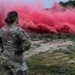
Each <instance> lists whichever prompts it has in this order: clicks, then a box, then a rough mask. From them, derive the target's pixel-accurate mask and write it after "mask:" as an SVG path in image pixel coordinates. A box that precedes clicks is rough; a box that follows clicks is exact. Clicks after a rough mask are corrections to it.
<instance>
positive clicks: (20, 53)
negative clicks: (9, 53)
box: [15, 48, 24, 55]
mask: <svg viewBox="0 0 75 75" xmlns="http://www.w3.org/2000/svg"><path fill="white" fill-rule="evenodd" d="M23 52H24V51H23V50H22V48H19V49H18V50H16V51H15V54H16V55H22V54H23Z"/></svg>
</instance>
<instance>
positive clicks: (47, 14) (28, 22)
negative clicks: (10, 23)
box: [0, 0, 75, 33]
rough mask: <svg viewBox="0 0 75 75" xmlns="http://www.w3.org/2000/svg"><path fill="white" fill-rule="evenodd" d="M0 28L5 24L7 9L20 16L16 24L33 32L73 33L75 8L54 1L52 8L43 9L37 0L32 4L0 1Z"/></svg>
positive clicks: (74, 28)
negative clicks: (14, 11)
mask: <svg viewBox="0 0 75 75" xmlns="http://www.w3.org/2000/svg"><path fill="white" fill-rule="evenodd" d="M0 8H1V9H0V28H1V27H2V26H4V25H5V23H4V18H5V17H6V15H7V13H8V12H9V11H13V10H16V11H17V12H18V14H19V17H20V23H19V25H18V26H20V27H21V28H23V29H25V30H28V31H34V32H51V33H59V32H70V33H75V9H74V8H64V7H62V6H60V5H59V4H58V3H54V5H53V7H52V8H48V9H45V8H44V5H43V3H41V2H40V1H38V0H37V2H35V3H34V4H26V3H25V2H23V1H21V2H20V3H17V4H15V3H13V4H12V3H10V2H2V1H1V2H0Z"/></svg>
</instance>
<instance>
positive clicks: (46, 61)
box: [26, 50, 75, 75]
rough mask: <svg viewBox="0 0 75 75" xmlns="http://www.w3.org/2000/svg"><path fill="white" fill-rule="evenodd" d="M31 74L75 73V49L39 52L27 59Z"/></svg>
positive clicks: (54, 74) (73, 74)
mask: <svg viewBox="0 0 75 75" xmlns="http://www.w3.org/2000/svg"><path fill="white" fill-rule="evenodd" d="M26 63H27V65H28V66H29V75H75V51H74V50H71V51H66V50H65V51H62V52H60V51H58V52H56V51H54V52H51V53H50V52H45V53H39V54H36V55H33V56H31V57H30V58H28V59H26Z"/></svg>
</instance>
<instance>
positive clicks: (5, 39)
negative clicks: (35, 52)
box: [0, 24, 31, 75]
mask: <svg viewBox="0 0 75 75" xmlns="http://www.w3.org/2000/svg"><path fill="white" fill-rule="evenodd" d="M30 45H31V43H30V38H29V36H28V34H27V33H26V32H25V31H24V30H23V29H21V28H19V27H17V26H16V25H13V24H11V25H6V26H4V27H3V28H2V29H1V30H0V47H1V49H2V54H1V66H2V74H3V75H27V73H26V72H27V65H26V64H25V62H24V59H23V52H24V51H26V50H29V48H30ZM20 73H21V74H20Z"/></svg>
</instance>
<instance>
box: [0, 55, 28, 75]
mask: <svg viewBox="0 0 75 75" xmlns="http://www.w3.org/2000/svg"><path fill="white" fill-rule="evenodd" d="M1 72H2V75H28V74H27V73H28V72H27V65H26V64H25V63H16V62H14V61H11V60H8V59H7V58H6V57H4V56H3V58H1Z"/></svg>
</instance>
